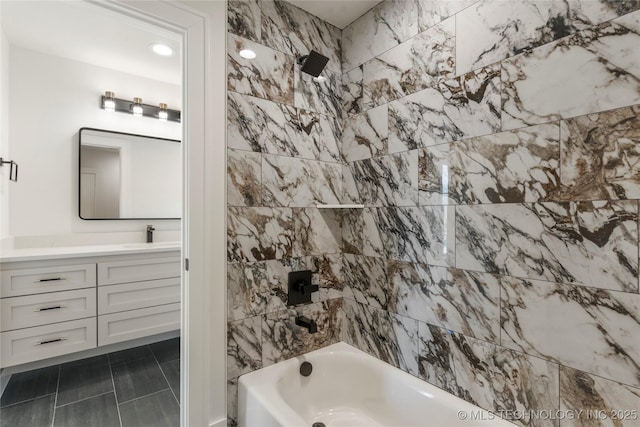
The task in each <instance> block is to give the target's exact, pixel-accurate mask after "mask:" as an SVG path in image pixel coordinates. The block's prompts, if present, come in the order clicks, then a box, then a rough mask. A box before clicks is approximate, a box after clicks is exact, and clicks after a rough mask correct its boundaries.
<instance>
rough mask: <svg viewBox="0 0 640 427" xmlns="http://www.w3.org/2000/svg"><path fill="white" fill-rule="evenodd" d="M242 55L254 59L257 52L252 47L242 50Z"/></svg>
mask: <svg viewBox="0 0 640 427" xmlns="http://www.w3.org/2000/svg"><path fill="white" fill-rule="evenodd" d="M240 56H242V57H243V58H245V59H253V58H255V57H256V53H255V52H254V51H252V50H251V49H242V50H241V51H240Z"/></svg>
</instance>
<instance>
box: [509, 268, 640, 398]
mask: <svg viewBox="0 0 640 427" xmlns="http://www.w3.org/2000/svg"><path fill="white" fill-rule="evenodd" d="M501 318H502V320H501V325H502V345H503V346H505V347H509V348H512V349H515V350H520V351H524V352H525V353H527V354H531V355H534V356H540V357H544V358H546V359H548V360H552V361H555V362H558V363H560V364H562V365H565V366H570V367H572V368H574V369H579V370H581V371H585V372H588V373H591V374H594V375H599V376H602V377H604V378H608V379H612V380H615V381H619V382H622V383H624V384H629V385H632V386H635V387H638V386H639V385H640V341H638V340H637V339H636V337H638V334H639V333H640V295H638V294H632V293H628V292H615V291H605V290H602V289H595V288H587V287H580V286H574V285H568V284H564V283H551V282H540V281H535V282H529V281H525V280H518V279H511V280H505V281H504V282H503V286H502V294H501Z"/></svg>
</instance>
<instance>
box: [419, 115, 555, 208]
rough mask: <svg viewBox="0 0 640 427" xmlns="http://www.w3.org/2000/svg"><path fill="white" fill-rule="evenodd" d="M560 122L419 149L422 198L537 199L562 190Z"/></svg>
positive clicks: (432, 201)
mask: <svg viewBox="0 0 640 427" xmlns="http://www.w3.org/2000/svg"><path fill="white" fill-rule="evenodd" d="M559 133H560V131H559V126H558V124H557V123H553V124H544V125H537V126H531V127H527V128H523V129H518V130H515V131H508V132H502V133H496V134H493V135H487V136H482V137H477V138H471V139H467V140H463V141H456V142H452V143H450V144H442V145H438V146H435V147H429V148H427V149H425V150H423V151H421V152H420V159H419V164H420V167H419V174H420V178H419V179H420V181H419V185H420V204H421V205H430V204H443V203H449V204H476V203H518V202H538V201H544V200H548V199H553V198H554V197H555V196H557V194H558V191H559V187H560V184H559V181H560V176H559V175H560V168H559V161H558V159H559V156H560V142H559Z"/></svg>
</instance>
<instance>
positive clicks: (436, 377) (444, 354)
mask: <svg viewBox="0 0 640 427" xmlns="http://www.w3.org/2000/svg"><path fill="white" fill-rule="evenodd" d="M418 336H419V339H420V340H419V342H418V368H419V375H420V378H421V379H423V380H424V381H426V382H428V383H431V384H433V385H435V386H436V387H439V388H441V389H443V390H445V391H448V392H449V393H451V394H453V395H455V394H457V391H458V388H457V385H456V377H455V372H454V370H453V358H452V351H451V343H452V340H451V338H450V336H449V332H448V331H447V330H446V329H442V328H438V327H436V326H433V325H428V324H426V323H423V322H418Z"/></svg>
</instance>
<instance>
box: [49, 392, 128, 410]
mask: <svg viewBox="0 0 640 427" xmlns="http://www.w3.org/2000/svg"><path fill="white" fill-rule="evenodd" d="M109 393H113V394H114V395H115V393H116V392H115V390H110V391H105V392H104V393H100V394H96V395H95V396H89V397H85V398H84V399H79V400H74V401H73V402H69V403H65V404H64V405H60V406H56V407H57V408H64V407H65V406H69V405H73V404H75V403H80V402H84V401H86V400H89V399H93V398H95V397H100V396H104V395H105V394H109ZM56 400H57V399H56Z"/></svg>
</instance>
